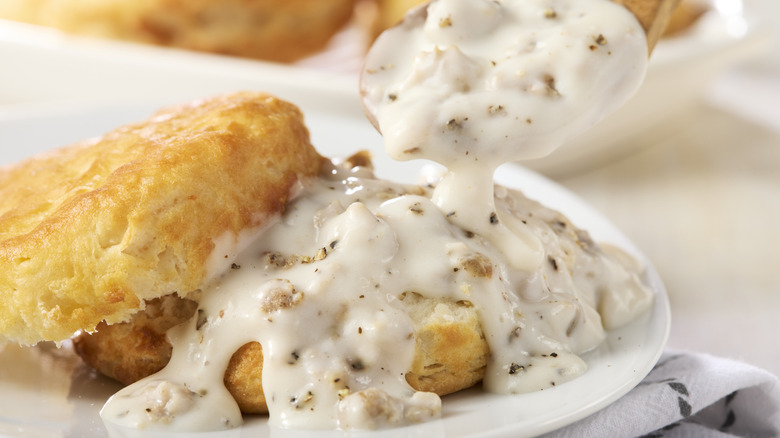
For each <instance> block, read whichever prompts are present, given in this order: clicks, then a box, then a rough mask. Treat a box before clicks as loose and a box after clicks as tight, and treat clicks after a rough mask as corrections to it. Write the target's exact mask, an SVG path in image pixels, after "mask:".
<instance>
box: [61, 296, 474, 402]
mask: <svg viewBox="0 0 780 438" xmlns="http://www.w3.org/2000/svg"><path fill="white" fill-rule="evenodd" d="M400 300H401V302H402V303H403V306H404V308H405V309H406V310H407V311H409V312H410V314H411V315H412V317H413V321H414V331H415V351H414V361H413V363H412V366H411V369H410V370H409V372H408V373H406V381H407V382H408V383H409V385H410V386H411V387H412V388H414V389H416V390H418V391H429V392H435V393H436V394H439V395H445V394H450V393H453V392H456V391H459V390H461V389H464V388H468V387H471V386H473V385H474V384H476V383H477V382H479V381H480V380H482V377H483V376H484V374H485V366H486V364H487V358H488V354H489V349H488V345H487V341H486V340H485V337H484V335H483V333H482V328H481V326H480V323H479V318H478V317H477V314H476V311H475V309H474V308H473V306H471V305H470V304H469V303H467V302H458V303H456V302H454V301H451V300H441V299H430V298H424V297H422V296H421V295H419V294H416V293H411V292H410V293H405V294H404V295H403V296H402V297H401V299H400ZM196 308H197V304H196V303H195V302H194V301H190V300H188V299H182V298H179V297H177V296H175V295H168V296H165V297H162V298H158V299H155V300H152V301H150V302H149V303H148V304H147V306H146V309H145V310H144V311H143V312H139V313H137V314H135V315H134V316H133V318H132V319H131V320H130V321H128V322H125V323H120V324H113V325H107V324H105V323H101V324H100V325H99V326H98V330H97V331H96V332H95V333H91V334H89V333H83V334H81V335H79V336H77V337H76V338H74V340H73V342H74V346H75V349H76V352H77V353H78V354H79V355H80V356H81V357H82V358H83V359H84V360H85V361H86V362H87V363H88V364H90V365H91V366H92V367H94V368H96V369H97V370H98V371H100V372H101V373H102V374H105V375H107V376H109V377H112V378H114V379H116V380H118V381H120V382H121V383H123V384H125V385H129V384H131V383H133V382H135V381H137V380H140V379H142V378H144V377H146V376H148V375H151V374H154V373H156V372H157V371H159V370H161V369H162V368H163V367H164V366H165V365H166V364H167V363H168V361H169V360H170V358H171V344H170V343H169V342H168V340H167V338H166V335H165V333H166V331H167V330H168V329H169V328H171V327H173V326H174V325H177V324H180V323H183V322H185V321H187V320H188V319H190V318H191V317H192V316H193V315H194V314H195V310H196ZM262 374H263V349H262V347H261V345H260V344H259V343H257V342H250V343H248V344H245V345H244V346H242V347H241V348H239V349H238V350H237V351H236V352H235V353H234V354H233V356H232V357H231V359H230V362H229V364H228V367H227V370H226V371H225V378H224V383H225V387H226V388H227V389H228V391H230V394H231V395H232V396H233V398H234V399H235V400H236V402H237V403H238V406H239V407H240V408H241V412H244V413H252V414H256V413H265V412H268V405H267V404H266V399H265V393H264V391H263V383H262Z"/></svg>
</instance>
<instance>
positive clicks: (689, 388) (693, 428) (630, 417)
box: [545, 350, 780, 438]
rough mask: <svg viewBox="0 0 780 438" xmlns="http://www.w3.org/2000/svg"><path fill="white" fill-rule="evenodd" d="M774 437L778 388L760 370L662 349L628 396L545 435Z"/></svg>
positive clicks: (778, 423) (779, 432) (778, 429)
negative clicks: (653, 364)
mask: <svg viewBox="0 0 780 438" xmlns="http://www.w3.org/2000/svg"><path fill="white" fill-rule="evenodd" d="M734 436H738V437H780V385H778V380H777V377H776V376H774V375H772V374H771V373H769V372H767V371H764V370H762V369H759V368H756V367H754V366H752V365H748V364H745V363H742V362H737V361H734V360H730V359H723V358H719V357H713V356H709V355H706V354H700V353H690V352H680V351H673V350H667V351H666V352H664V354H663V356H661V359H660V360H659V361H658V364H656V366H655V367H654V368H653V370H652V371H651V372H650V374H648V376H647V377H646V378H645V379H644V380H643V381H642V382H641V383H640V384H639V385H638V386H637V387H636V388H634V389H633V390H632V391H631V392H629V393H628V394H626V395H625V396H623V397H622V398H621V399H619V400H618V401H617V402H615V403H614V404H612V405H610V406H608V407H606V408H604V409H603V410H601V411H599V412H597V413H595V414H593V415H591V416H590V417H587V418H585V419H583V420H581V421H579V422H577V423H574V424H572V425H570V426H568V427H566V428H564V429H561V430H557V431H555V432H553V433H551V434H548V435H546V436H545V437H546V438H563V437H578V438H579V437H610V438H612V437H615V438H619V437H643V438H660V437H664V438H672V437H674V438H677V437H697V438H698V437H703V438H710V437H712V438H715V437H717V438H720V437H734Z"/></svg>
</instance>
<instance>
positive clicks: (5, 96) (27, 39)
mask: <svg viewBox="0 0 780 438" xmlns="http://www.w3.org/2000/svg"><path fill="white" fill-rule="evenodd" d="M700 1H706V2H710V3H712V4H713V5H714V9H713V12H712V13H711V14H709V15H708V16H707V17H705V19H704V20H702V21H701V22H700V23H699V24H698V25H697V26H696V27H695V28H693V29H691V30H690V31H689V32H688V33H686V34H684V35H681V36H678V37H676V38H672V39H667V40H663V41H661V42H660V43H659V44H658V46H657V47H656V50H655V52H654V53H653V56H652V58H651V60H650V68H649V71H648V74H647V78H646V80H645V83H644V85H643V86H642V88H641V89H640V91H639V92H638V93H637V95H636V96H635V97H634V98H633V99H632V100H631V101H630V102H629V103H628V104H627V105H626V106H624V107H623V108H622V109H621V110H620V111H619V112H618V113H617V114H615V115H613V116H612V117H610V118H609V119H607V120H605V121H604V122H602V123H600V124H599V125H598V126H596V127H595V128H594V129H592V130H591V131H589V132H587V133H586V134H584V135H582V136H580V137H579V138H577V139H575V140H574V141H572V142H571V144H569V145H567V146H566V147H565V149H564V150H563V151H562V152H560V153H554V154H552V155H550V156H549V157H546V158H543V159H540V160H536V161H533V162H530V163H527V164H526V165H527V166H528V167H530V168H533V169H535V170H537V171H540V172H542V173H545V174H546V175H548V176H560V175H564V174H568V173H571V172H573V171H578V170H581V169H583V168H585V167H587V166H593V165H597V164H600V163H603V162H605V161H607V160H610V159H614V158H615V157H617V156H620V155H624V154H628V153H630V152H633V151H635V150H637V149H639V148H641V147H644V146H647V145H648V144H652V142H653V141H657V140H658V137H659V136H661V135H668V132H670V130H671V131H673V130H674V129H675V127H676V126H679V124H680V123H686V122H687V120H686V119H685V118H684V117H683V116H684V115H685V113H687V112H689V111H690V109H691V107H693V106H694V104H695V103H696V102H697V100H698V98H699V97H700V96H701V95H702V94H703V93H704V92H705V90H706V87H707V85H708V84H709V82H710V79H711V78H713V77H714V76H715V75H716V74H717V73H719V72H721V71H722V70H723V69H725V68H727V67H728V66H731V65H734V64H736V63H740V62H742V61H744V60H746V59H749V58H751V57H753V56H756V54H757V53H759V52H760V51H761V50H762V48H763V47H765V46H766V44H765V43H766V42H767V41H768V38H766V36H765V35H762V34H761V32H760V28H759V27H758V26H756V24H755V23H752V22H748V21H746V20H745V18H744V14H743V11H742V3H741V0H729V1H722V0H700ZM355 32H356V31H355V30H354V29H351V30H348V31H346V32H344V33H342V34H340V35H338V38H337V40H336V41H334V42H333V46H335V47H332V48H331V49H330V50H328V51H326V52H325V53H323V54H320V55H318V56H316V57H314V58H310V59H307V60H305V61H304V62H302V63H299V64H297V65H295V66H286V65H280V64H273V63H268V62H259V61H253V60H247V59H240V58H233V57H227V56H218V55H210V54H203V53H195V52H190V51H186V50H178V49H169V48H163V47H155V46H147V45H140V44H132V43H124V42H118V41H109V40H100V39H93V38H85V37H76V36H72V35H66V34H64V33H61V32H59V31H56V30H53V29H48V28H43V27H39V26H33V25H26V24H22V23H14V22H10V21H6V20H0V59H2V60H3V61H2V68H0V104H30V103H46V102H68V103H72V102H92V103H95V102H100V103H106V102H117V101H122V102H127V101H128V100H140V101H141V102H146V101H148V100H149V99H161V100H162V101H178V100H185V99H190V98H194V97H199V96H205V95H209V94H215V93H220V92H227V91H237V90H241V89H249V90H263V91H269V92H272V93H274V94H277V95H278V96H279V97H282V98H285V99H288V100H292V101H302V100H306V99H308V98H309V97H310V96H311V95H324V94H329V95H332V96H334V97H333V98H334V99H336V100H339V101H349V102H351V103H352V104H353V108H355V111H359V106H358V105H357V99H358V97H357V89H358V86H357V74H356V71H357V68H356V66H359V65H360V50H359V49H356V46H360V44H355V40H356V39H357V38H359V37H357V36H355ZM336 106H337V105H329V106H328V107H324V108H322V109H323V110H327V109H328V108H330V107H336ZM0 110H2V108H0Z"/></svg>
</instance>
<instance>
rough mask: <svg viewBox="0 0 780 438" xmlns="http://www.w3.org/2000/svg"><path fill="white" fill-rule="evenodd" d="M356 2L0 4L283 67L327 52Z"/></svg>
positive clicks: (23, 14)
mask: <svg viewBox="0 0 780 438" xmlns="http://www.w3.org/2000/svg"><path fill="white" fill-rule="evenodd" d="M356 1H357V0H0V18H5V19H10V20H16V21H23V22H27V23H32V24H37V25H42V26H48V27H54V28H58V29H61V30H63V31H65V32H69V33H74V34H80V35H87V36H94V37H104V38H114V39H120V40H126V41H134V42H142V43H150V44H156V45H162V46H171V47H179V48H184V49H189V50H196V51H202V52H210V53H218V54H225V55H234V56H241V57H247V58H256V59H263V60H269V61H277V62H292V61H295V60H298V59H300V58H303V57H304V56H307V55H311V54H313V53H316V52H318V51H320V50H322V49H323V48H324V47H325V46H326V45H327V43H328V41H329V40H330V39H331V37H332V36H333V35H335V34H336V33H337V32H338V31H339V30H341V29H342V28H343V27H344V26H345V25H346V24H347V23H348V22H349V20H350V18H351V17H352V13H353V9H354V8H355V2H356Z"/></svg>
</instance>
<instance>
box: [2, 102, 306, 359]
mask: <svg viewBox="0 0 780 438" xmlns="http://www.w3.org/2000/svg"><path fill="white" fill-rule="evenodd" d="M302 119H303V116H302V114H301V113H300V111H299V110H298V109H297V108H296V107H295V106H293V105H292V104H289V103H286V102H284V101H281V100H278V99H276V98H274V97H272V96H269V95H265V94H257V93H240V94H233V95H227V96H222V97H217V98H213V99H209V100H202V101H198V102H194V103H191V104H188V105H183V106H177V107H173V108H169V109H166V110H163V111H160V112H158V113H157V114H156V115H154V116H153V117H152V118H150V119H148V120H146V121H144V122H141V123H136V124H131V125H127V126H124V127H121V128H119V129H117V130H115V131H112V132H110V133H108V134H106V135H104V136H103V137H101V138H99V139H96V140H91V141H86V142H82V143H78V144H76V145H73V146H70V147H66V148H62V149H58V150H55V151H52V152H49V153H46V154H43V155H39V156H36V157H33V158H30V159H28V160H26V161H24V162H21V163H19V164H16V165H13V166H9V167H4V168H2V169H0V302H2V303H3V305H2V306H0V341H9V340H10V341H17V342H21V343H26V344H34V343H36V342H39V341H42V340H54V341H61V340H64V339H67V338H69V337H70V336H72V335H73V333H74V332H77V331H79V330H85V331H92V330H94V329H95V327H96V326H97V324H98V323H99V322H101V321H103V320H105V321H106V322H107V323H109V324H110V323H115V322H120V321H124V320H127V319H128V318H129V317H130V316H131V315H132V314H133V313H135V312H137V311H138V310H140V309H142V308H143V306H144V300H147V299H153V298H156V297H160V296H164V295H168V294H170V293H173V292H177V293H178V294H179V295H181V296H186V295H187V293H189V292H190V291H193V290H195V289H197V288H198V287H200V285H201V284H202V283H203V282H204V280H205V279H206V278H207V276H208V275H210V274H212V275H213V274H214V272H209V269H210V267H211V268H212V269H214V266H213V265H214V261H213V260H210V258H209V257H210V255H211V254H212V250H213V249H214V248H215V239H220V238H221V239H223V240H224V239H225V236H228V240H227V241H228V244H229V243H230V242H232V241H233V240H235V239H230V238H229V236H233V237H237V236H238V235H239V233H246V232H250V231H251V230H257V229H259V228H260V227H262V226H263V225H265V224H266V222H267V221H268V220H269V218H271V217H273V216H274V215H277V214H279V213H280V212H281V211H282V210H283V209H284V207H285V205H286V203H287V200H288V198H289V197H290V195H291V193H293V192H294V191H295V189H296V188H297V187H298V186H299V185H300V183H301V182H302V180H305V179H307V178H309V177H311V176H314V175H316V174H317V172H318V170H319V168H320V165H321V157H320V156H319V155H318V154H317V152H316V151H315V150H314V148H313V147H312V146H311V144H310V143H309V135H308V131H307V129H306V128H305V126H304V125H303V120H302Z"/></svg>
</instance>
